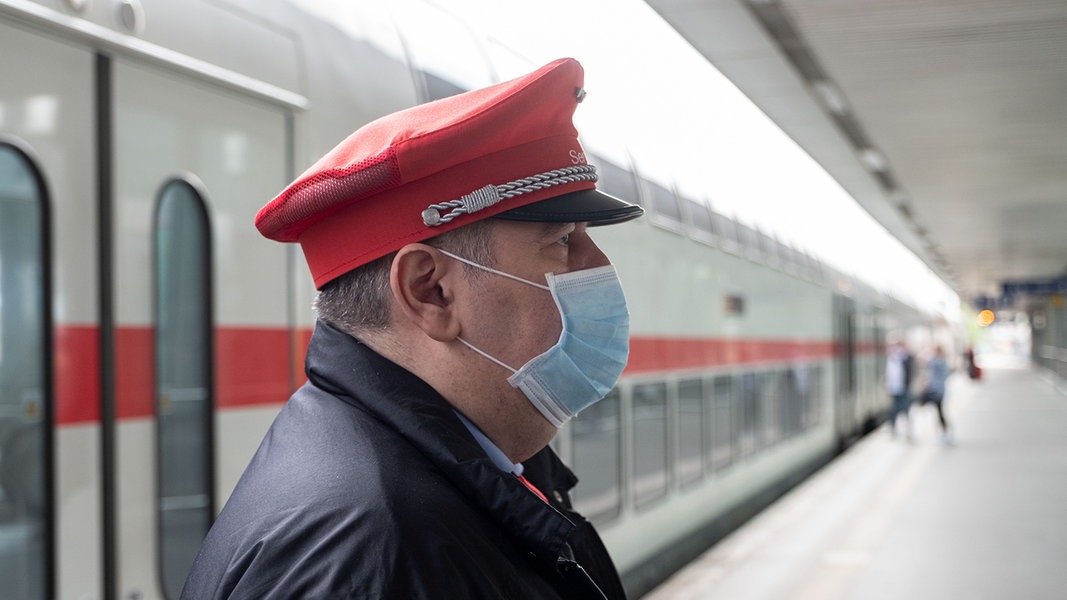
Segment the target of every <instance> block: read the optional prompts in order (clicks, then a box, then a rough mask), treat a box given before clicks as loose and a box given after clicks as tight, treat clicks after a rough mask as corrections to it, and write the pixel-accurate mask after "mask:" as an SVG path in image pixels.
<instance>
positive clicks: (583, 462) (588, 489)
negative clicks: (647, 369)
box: [571, 389, 622, 522]
mask: <svg viewBox="0 0 1067 600" xmlns="http://www.w3.org/2000/svg"><path fill="white" fill-rule="evenodd" d="M620 415H621V413H620V411H619V391H618V389H614V390H612V391H611V393H610V394H608V395H607V396H606V397H605V398H604V399H603V400H601V401H600V402H597V403H596V404H594V405H592V406H590V407H589V408H587V409H585V410H583V411H582V412H581V413H580V414H579V415H578V416H577V417H576V418H575V419H574V420H572V421H571V432H572V437H571V439H572V442H573V443H572V446H573V452H574V458H573V460H572V461H571V463H572V467H573V468H574V473H575V475H577V476H578V485H577V486H576V487H575V488H574V493H573V494H572V499H573V500H574V506H575V508H576V509H577V510H578V512H580V513H582V514H583V515H585V516H586V517H587V518H588V519H590V520H592V521H593V522H603V521H605V520H609V519H611V518H612V517H615V516H617V515H618V514H619V510H620V509H621V507H622V483H621V476H622V417H621V416H620Z"/></svg>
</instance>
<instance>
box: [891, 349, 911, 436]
mask: <svg viewBox="0 0 1067 600" xmlns="http://www.w3.org/2000/svg"><path fill="white" fill-rule="evenodd" d="M914 362H915V361H914V359H913V358H912V356H911V353H909V352H908V349H907V348H906V347H905V346H904V344H903V343H902V342H900V341H899V340H895V341H893V342H892V343H890V345H889V353H888V356H887V357H886V364H885V385H886V391H888V392H889V399H890V403H889V416H888V419H887V421H888V425H889V434H890V435H891V436H893V437H896V435H897V418H898V417H899V416H901V415H903V417H904V427H905V430H904V431H905V435H906V436H907V438H908V439H909V440H910V439H911V437H912V427H911V417H910V416H909V412H910V409H911V393H910V392H909V390H910V389H911V376H912V366H913V365H914Z"/></svg>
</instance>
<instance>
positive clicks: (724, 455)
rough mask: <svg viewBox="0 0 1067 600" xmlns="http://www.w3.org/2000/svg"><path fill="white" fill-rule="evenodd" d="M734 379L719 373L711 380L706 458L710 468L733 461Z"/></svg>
mask: <svg viewBox="0 0 1067 600" xmlns="http://www.w3.org/2000/svg"><path fill="white" fill-rule="evenodd" d="M734 406H735V403H734V380H733V378H732V377H730V376H729V375H719V376H717V377H716V378H715V379H713V380H712V401H711V443H709V444H708V452H709V456H708V459H709V461H710V463H711V468H712V470H715V471H717V470H719V469H721V468H723V467H725V466H727V465H729V464H730V463H731V462H732V461H733V454H734V446H735V445H736V444H737V439H736V433H737V428H736V427H735V426H734V423H735V417H734Z"/></svg>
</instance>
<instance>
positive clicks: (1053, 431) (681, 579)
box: [643, 360, 1067, 600]
mask: <svg viewBox="0 0 1067 600" xmlns="http://www.w3.org/2000/svg"><path fill="white" fill-rule="evenodd" d="M984 367H985V368H984V377H983V380H982V381H979V382H972V381H970V380H968V379H966V378H965V377H962V376H959V375H954V376H953V377H952V378H951V379H950V382H949V387H948V391H947V394H946V415H947V418H948V420H949V423H950V426H951V427H952V429H953V433H954V440H953V443H952V444H946V443H945V442H944V441H943V440H941V439H940V436H939V434H938V428H937V422H936V419H937V417H936V411H935V410H934V409H933V408H932V407H929V406H927V407H915V406H913V407H912V415H913V420H914V423H913V424H914V426H915V427H914V432H913V436H912V439H911V440H910V441H909V440H907V439H906V438H905V437H904V436H898V437H895V438H894V437H891V436H890V434H889V431H888V429H887V428H885V427H883V428H881V429H879V430H877V431H875V432H873V433H872V434H871V435H869V436H867V437H866V438H864V439H863V440H861V441H860V442H859V443H857V444H856V445H854V446H853V447H852V448H851V449H850V450H848V451H847V452H846V453H844V454H843V455H842V456H841V457H840V458H839V459H837V460H835V461H834V462H833V463H831V464H830V465H828V466H827V467H825V468H824V469H822V470H821V471H820V472H818V473H817V474H815V475H814V476H813V477H812V478H810V479H809V480H807V481H806V482H805V483H803V484H801V485H800V486H798V487H797V488H795V489H794V490H793V491H792V492H790V493H789V494H787V495H786V496H784V497H782V498H781V499H780V500H779V501H778V502H776V503H775V504H774V505H772V506H771V507H769V508H768V509H767V510H766V511H764V512H763V513H761V514H760V515H759V516H757V517H756V518H754V519H753V520H752V521H750V522H749V523H748V524H747V525H745V526H744V527H743V528H741V529H739V530H738V531H736V532H735V533H734V534H732V535H731V536H729V537H727V538H725V539H724V540H723V541H721V542H720V543H719V544H717V545H716V546H714V547H713V548H712V549H711V550H709V551H708V552H706V553H705V554H704V555H702V556H701V557H700V558H698V559H697V560H696V561H694V562H693V563H692V564H690V565H689V566H688V567H686V568H685V569H683V570H682V571H679V572H678V573H677V574H675V575H674V576H673V577H672V578H671V579H669V580H668V581H667V582H665V583H664V584H662V585H661V586H659V587H658V588H656V589H655V590H653V591H652V592H651V593H649V594H647V595H645V596H644V597H643V598H644V600H688V599H704V598H712V599H715V598H729V599H730V600H761V599H768V600H770V599H773V600H845V599H848V600H881V599H887V600H888V599H892V600H899V599H901V598H908V599H909V600H923V599H931V600H933V599H936V600H955V599H959V598H967V599H968V600H983V599H989V600H994V599H996V600H1001V599H1004V598H1026V599H1028V600H1041V599H1050V600H1051V599H1053V598H1055V599H1060V598H1064V597H1067V569H1064V568H1063V567H1064V561H1065V559H1067V395H1065V394H1064V393H1063V392H1062V391H1060V390H1058V389H1057V387H1056V386H1055V385H1053V383H1052V382H1051V380H1050V379H1048V378H1046V377H1044V376H1043V375H1042V374H1041V373H1040V372H1038V371H1036V370H1033V369H1031V368H1030V367H1029V366H1028V365H1026V364H1023V363H1020V362H1018V361H1005V360H1000V361H994V360H987V361H986V364H985V365H984Z"/></svg>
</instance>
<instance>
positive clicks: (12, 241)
mask: <svg viewBox="0 0 1067 600" xmlns="http://www.w3.org/2000/svg"><path fill="white" fill-rule="evenodd" d="M41 181H42V180H41V179H40V177H39V175H38V173H37V171H36V170H35V169H34V167H33V165H32V163H31V162H30V161H29V159H28V158H27V157H26V156H25V155H24V154H23V153H22V152H20V151H18V150H17V149H15V148H14V147H12V146H8V145H5V144H0V582H3V583H2V585H3V594H2V595H3V597H4V598H16V599H22V598H26V599H29V598H44V597H45V595H46V589H47V587H48V586H47V582H46V580H45V578H46V577H47V575H46V574H47V572H48V568H47V565H49V562H50V556H51V554H52V552H51V549H50V548H48V538H49V536H48V534H47V526H48V523H47V522H46V518H47V516H48V515H49V514H50V513H51V510H50V509H49V506H48V499H47V498H48V495H47V493H46V487H45V486H46V481H47V478H48V477H49V472H48V469H47V464H48V462H47V459H46V449H47V444H46V435H47V430H46V423H47V419H45V418H44V416H45V409H46V406H45V403H46V402H48V401H49V400H48V398H47V397H46V396H47V380H48V372H49V369H48V360H49V358H48V354H49V353H48V346H47V333H48V331H47V330H48V325H47V323H46V321H45V315H46V314H47V307H48V305H49V303H48V299H47V298H45V295H46V292H45V290H46V286H45V260H44V242H43V240H44V239H45V236H44V228H45V226H46V223H45V217H44V208H45V202H46V201H47V200H46V198H45V192H44V190H43V188H42V183H41Z"/></svg>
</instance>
